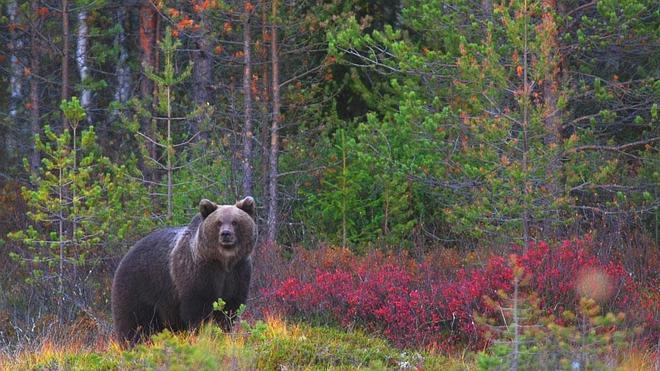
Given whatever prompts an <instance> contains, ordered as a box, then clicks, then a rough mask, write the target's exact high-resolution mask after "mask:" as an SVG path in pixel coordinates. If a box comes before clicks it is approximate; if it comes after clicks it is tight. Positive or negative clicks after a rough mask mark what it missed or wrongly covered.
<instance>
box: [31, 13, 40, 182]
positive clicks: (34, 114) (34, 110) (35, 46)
mask: <svg viewBox="0 0 660 371" xmlns="http://www.w3.org/2000/svg"><path fill="white" fill-rule="evenodd" d="M30 5H31V10H32V13H33V14H37V9H38V8H39V1H38V0H32V2H31V4H30ZM39 25H40V24H39V20H38V19H33V21H32V25H31V27H30V49H31V50H30V54H31V55H30V57H31V61H30V70H31V72H30V131H31V132H32V138H33V139H32V141H31V143H32V148H31V154H30V169H31V170H32V172H35V171H36V170H37V169H38V168H39V165H40V158H39V151H38V150H37V146H36V144H35V142H34V137H35V136H36V135H37V134H40V133H41V125H40V123H39V103H40V102H39V81H38V80H37V76H39V67H40V65H39V62H40V61H39V58H40V55H41V53H40V45H39V29H38V28H39Z"/></svg>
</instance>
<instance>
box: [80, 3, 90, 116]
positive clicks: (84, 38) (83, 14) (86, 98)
mask: <svg viewBox="0 0 660 371" xmlns="http://www.w3.org/2000/svg"><path fill="white" fill-rule="evenodd" d="M88 30H89V29H88V27H87V11H86V10H81V11H80V12H79V13H78V40H77V44H76V62H77V64H78V73H79V74H80V83H81V85H82V86H83V87H82V90H81V92H80V105H81V106H82V108H83V109H84V110H85V113H86V114H87V118H86V121H87V123H88V124H89V125H91V123H92V122H93V120H92V113H91V111H90V108H91V103H92V91H91V90H89V89H88V88H86V87H85V84H86V83H87V80H88V79H89V77H90V73H89V65H88V63H89V61H88V60H87V50H88V41H89V31H88Z"/></svg>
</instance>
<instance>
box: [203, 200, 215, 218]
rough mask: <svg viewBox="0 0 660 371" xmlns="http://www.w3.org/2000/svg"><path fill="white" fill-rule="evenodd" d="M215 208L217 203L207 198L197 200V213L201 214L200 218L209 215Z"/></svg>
mask: <svg viewBox="0 0 660 371" xmlns="http://www.w3.org/2000/svg"><path fill="white" fill-rule="evenodd" d="M217 208H218V205H216V204H215V203H213V202H211V201H209V200H207V199H202V200H201V201H199V213H200V214H202V218H206V217H207V216H209V215H211V213H212V212H214V211H215V209H217Z"/></svg>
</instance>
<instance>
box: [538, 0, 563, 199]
mask: <svg viewBox="0 0 660 371" xmlns="http://www.w3.org/2000/svg"><path fill="white" fill-rule="evenodd" d="M555 11H557V4H556V1H554V0H544V1H543V15H542V20H541V27H542V29H543V31H544V34H543V35H544V36H543V38H542V43H543V45H542V46H541V52H542V56H541V57H542V59H543V60H544V61H545V66H544V67H545V77H544V79H543V100H544V102H543V103H544V112H543V120H544V124H545V132H546V135H545V138H543V139H544V144H545V147H546V148H548V150H549V151H551V152H558V150H559V145H560V144H561V133H560V130H561V112H560V109H559V107H558V105H557V104H558V101H559V94H560V88H559V87H560V81H559V79H560V73H559V72H560V63H559V62H560V57H559V53H560V48H559V41H558V30H557V23H556V21H555V17H554V13H555ZM551 156H552V157H551V158H552V159H551V161H550V163H549V165H548V168H547V169H546V174H547V182H548V184H547V185H548V187H549V189H550V197H551V198H554V197H557V196H559V192H560V190H561V186H560V184H559V179H558V175H559V173H560V165H561V164H560V161H561V160H560V157H559V156H558V155H557V154H551Z"/></svg>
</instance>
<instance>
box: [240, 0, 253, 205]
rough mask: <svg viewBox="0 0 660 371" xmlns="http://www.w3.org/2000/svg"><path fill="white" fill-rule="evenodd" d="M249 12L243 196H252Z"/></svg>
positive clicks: (247, 20)
mask: <svg viewBox="0 0 660 371" xmlns="http://www.w3.org/2000/svg"><path fill="white" fill-rule="evenodd" d="M250 12H251V11H250V10H246V11H245V15H244V17H245V19H244V21H243V58H244V59H243V104H244V109H245V112H244V120H245V122H244V124H243V196H249V195H252V187H253V175H252V147H253V146H252V143H253V141H254V134H253V132H252V87H251V81H252V58H251V50H250V43H251V35H250Z"/></svg>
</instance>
